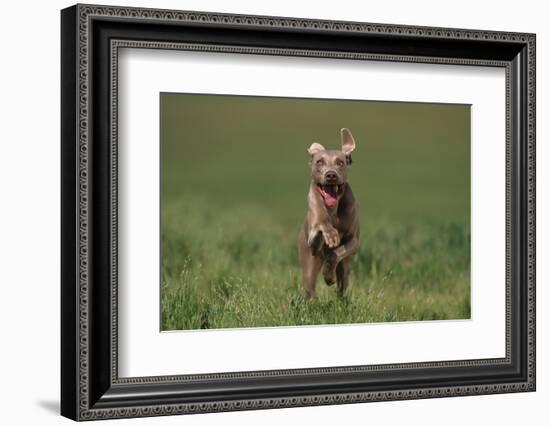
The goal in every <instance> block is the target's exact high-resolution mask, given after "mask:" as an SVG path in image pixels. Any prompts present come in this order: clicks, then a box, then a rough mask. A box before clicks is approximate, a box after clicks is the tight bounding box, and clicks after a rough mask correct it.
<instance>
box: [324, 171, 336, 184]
mask: <svg viewBox="0 0 550 426" xmlns="http://www.w3.org/2000/svg"><path fill="white" fill-rule="evenodd" d="M325 180H326V181H327V183H334V182H336V181H337V180H338V175H337V174H336V172H333V171H328V172H326V173H325Z"/></svg>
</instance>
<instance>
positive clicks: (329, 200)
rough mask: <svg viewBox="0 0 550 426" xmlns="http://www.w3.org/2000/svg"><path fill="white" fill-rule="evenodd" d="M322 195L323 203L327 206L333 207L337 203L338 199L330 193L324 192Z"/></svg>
mask: <svg viewBox="0 0 550 426" xmlns="http://www.w3.org/2000/svg"><path fill="white" fill-rule="evenodd" d="M323 195H324V196H323V199H324V200H325V204H326V205H327V206H329V207H334V206H335V205H336V204H337V203H338V200H337V199H336V198H334V197H333V196H332V195H330V194H329V193H328V192H325V193H324V194H323Z"/></svg>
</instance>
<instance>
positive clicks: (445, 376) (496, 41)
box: [61, 5, 535, 420]
mask: <svg viewBox="0 0 550 426" xmlns="http://www.w3.org/2000/svg"><path fill="white" fill-rule="evenodd" d="M61 51H62V75H61V82H62V93H61V98H62V123H61V127H62V129H61V130H62V141H61V148H62V152H61V157H62V184H61V190H62V218H61V220H62V282H61V322H62V328H61V340H62V351H61V352H62V356H61V367H62V368H61V370H62V372H61V385H62V386H61V413H62V415H64V416H66V417H69V418H71V419H74V420H92V419H105V418H121V417H141V416H158V415H170V414H188V413H205V412H214V411H229V410H248V409H267V408H279V407H293V406H308V405H321V404H346V403H356V402H369V401H382V400H400V399H416V398H437V397H448V396H464V395H478V394H490V393H504V392H521V391H534V390H535V35H534V34H523V33H521V34H520V33H508V32H506V33H505V32H495V31H480V30H463V29H449V28H427V27H412V26H403V25H387V24H370V23H360V22H335V21H321V20H307V19H297V18H281V17H269V16H242V15H226V14H217V13H203V12H187V11H172V10H155V9H137V8H129V7H106V6H96V5H76V6H73V7H70V8H67V9H64V10H63V11H62V12H61Z"/></svg>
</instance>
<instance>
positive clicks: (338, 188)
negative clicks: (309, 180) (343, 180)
mask: <svg viewBox="0 0 550 426" xmlns="http://www.w3.org/2000/svg"><path fill="white" fill-rule="evenodd" d="M317 191H319V194H321V197H323V200H324V201H325V204H326V205H327V206H328V207H334V206H335V205H336V204H338V198H340V196H341V195H342V192H343V191H344V185H343V184H330V185H321V184H317Z"/></svg>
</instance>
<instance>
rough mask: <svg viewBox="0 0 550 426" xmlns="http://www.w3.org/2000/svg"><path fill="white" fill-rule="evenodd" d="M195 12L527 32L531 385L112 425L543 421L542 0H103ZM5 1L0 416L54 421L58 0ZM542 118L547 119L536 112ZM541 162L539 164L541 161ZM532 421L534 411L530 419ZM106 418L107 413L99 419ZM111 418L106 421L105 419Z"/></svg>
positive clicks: (547, 195)
mask: <svg viewBox="0 0 550 426" xmlns="http://www.w3.org/2000/svg"><path fill="white" fill-rule="evenodd" d="M103 3H104V4H125V5H131V6H143V7H162V8H173V9H188V10H205V11H219V12H232V13H245V14H265V15H280V16H296V17H306V18H325V19H338V20H356V21H369V22H381V23H399V24H412V25H430V26H444V27H462V28H477V29H494V30H505V31H526V32H536V33H537V45H538V46H537V55H538V58H537V67H538V71H537V78H538V82H537V86H538V89H537V94H538V100H537V107H538V119H539V120H538V125H537V132H538V138H537V139H538V149H537V154H538V155H537V163H538V170H537V173H538V176H537V188H538V189H537V196H538V203H537V207H538V211H537V216H538V227H537V245H538V249H537V251H538V277H537V278H538V291H537V300H538V309H537V315H538V324H537V325H538V327H537V328H538V333H537V335H538V361H537V364H538V374H537V379H538V390H537V392H536V393H531V394H509V395H491V396H481V397H463V398H453V399H437V400H421V401H402V402H386V403H371V404H361V405H346V406H327V407H317V408H293V409H285V410H271V411H257V412H240V413H225V414H209V415H200V416H187V417H185V418H182V417H170V418H156V419H135V420H119V421H118V422H120V423H119V424H122V423H125V424H126V423H127V422H132V423H131V424H135V425H138V424H181V422H183V421H185V422H186V424H192V425H210V424H219V423H223V424H239V425H256V424H281V423H283V424H284V423H286V424H293V423H298V422H307V423H312V424H319V425H325V424H326V425H335V424H342V423H346V424H359V423H361V424H364V423H366V422H369V423H370V424H385V425H392V424H401V423H406V424H408V425H417V424H418V425H420V424H421V425H423V426H427V425H432V424H434V425H435V424H446V425H461V426H464V425H467V424H477V423H479V422H480V421H490V422H492V423H495V424H499V425H513V424H522V423H523V422H525V421H530V422H531V423H533V424H543V420H542V419H543V416H545V417H548V408H547V407H548V403H549V401H550V368H548V364H549V363H550V357H549V351H548V346H549V345H548V342H549V341H550V337H549V336H550V324H549V322H550V315H548V314H547V313H546V311H545V309H546V308H547V307H548V306H549V305H550V300H549V291H548V289H547V286H546V284H548V280H549V278H550V266H549V264H550V262H548V259H549V258H550V248H549V244H550V238H549V227H548V220H546V221H545V218H548V217H549V215H550V190H549V188H550V171H549V170H550V167H548V164H550V163H549V161H550V149H549V147H548V144H547V139H548V133H549V130H550V125H548V124H547V123H548V122H547V121H546V120H544V117H548V116H549V114H550V105H549V102H550V96H549V93H548V76H549V75H550V49H549V47H550V46H549V45H550V27H548V23H547V17H548V16H549V14H548V12H547V11H545V10H544V4H545V2H542V1H534V0H533V1H531V0H529V1H527V0H526V1H522V2H518V1H513V2H512V1H507V0H506V1H505V0H501V1H487V2H481V1H479V0H478V1H470V0H462V1H460V2H452V3H451V2H450V3H445V2H442V1H422V0H416V1H407V0H403V1H393V2H390V1H386V2H367V1H357V2H353V1H351V0H340V1H337V2H335V1H330V2H329V1H323V2H321V1H314V0H308V1H301V2H299V1H296V0H268V1H252V0H232V1H231V2H227V1H225V2H224V1H223V0H202V1H201V0H188V1H183V0H182V1H176V0H162V1H153V0H148V1H143V0H133V1H126V0H120V1H114V2H112V1H108V0H105V1H103ZM70 4H71V3H70V2H66V1H60V0H52V1H48V2H38V1H21V2H15V1H13V0H12V1H11V2H5V3H4V4H3V5H2V15H1V16H2V23H1V25H0V31H1V38H0V40H1V43H2V49H1V56H0V58H1V64H0V75H1V78H0V105H1V112H2V114H1V120H0V123H1V124H0V188H1V191H0V195H1V203H0V217H1V220H0V259H1V261H0V265H1V268H0V292H1V295H0V320H1V321H0V324H1V325H0V327H1V334H0V336H1V340H0V342H1V343H0V348H1V349H0V401H1V406H2V410H1V412H0V416H1V417H2V423H3V424H6V425H13V424H41V425H45V424H58V423H59V424H62V423H68V420H66V419H63V418H61V417H59V416H58V415H57V411H58V401H59V398H58V395H59V361H58V360H59V331H58V330H59V78H60V77H59V9H61V8H63V7H66V6H69V5H70ZM545 121H546V122H545ZM545 166H546V167H545ZM537 419H538V421H537ZM108 423H112V421H108V422H105V423H102V424H108ZM114 424H115V423H114Z"/></svg>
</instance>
